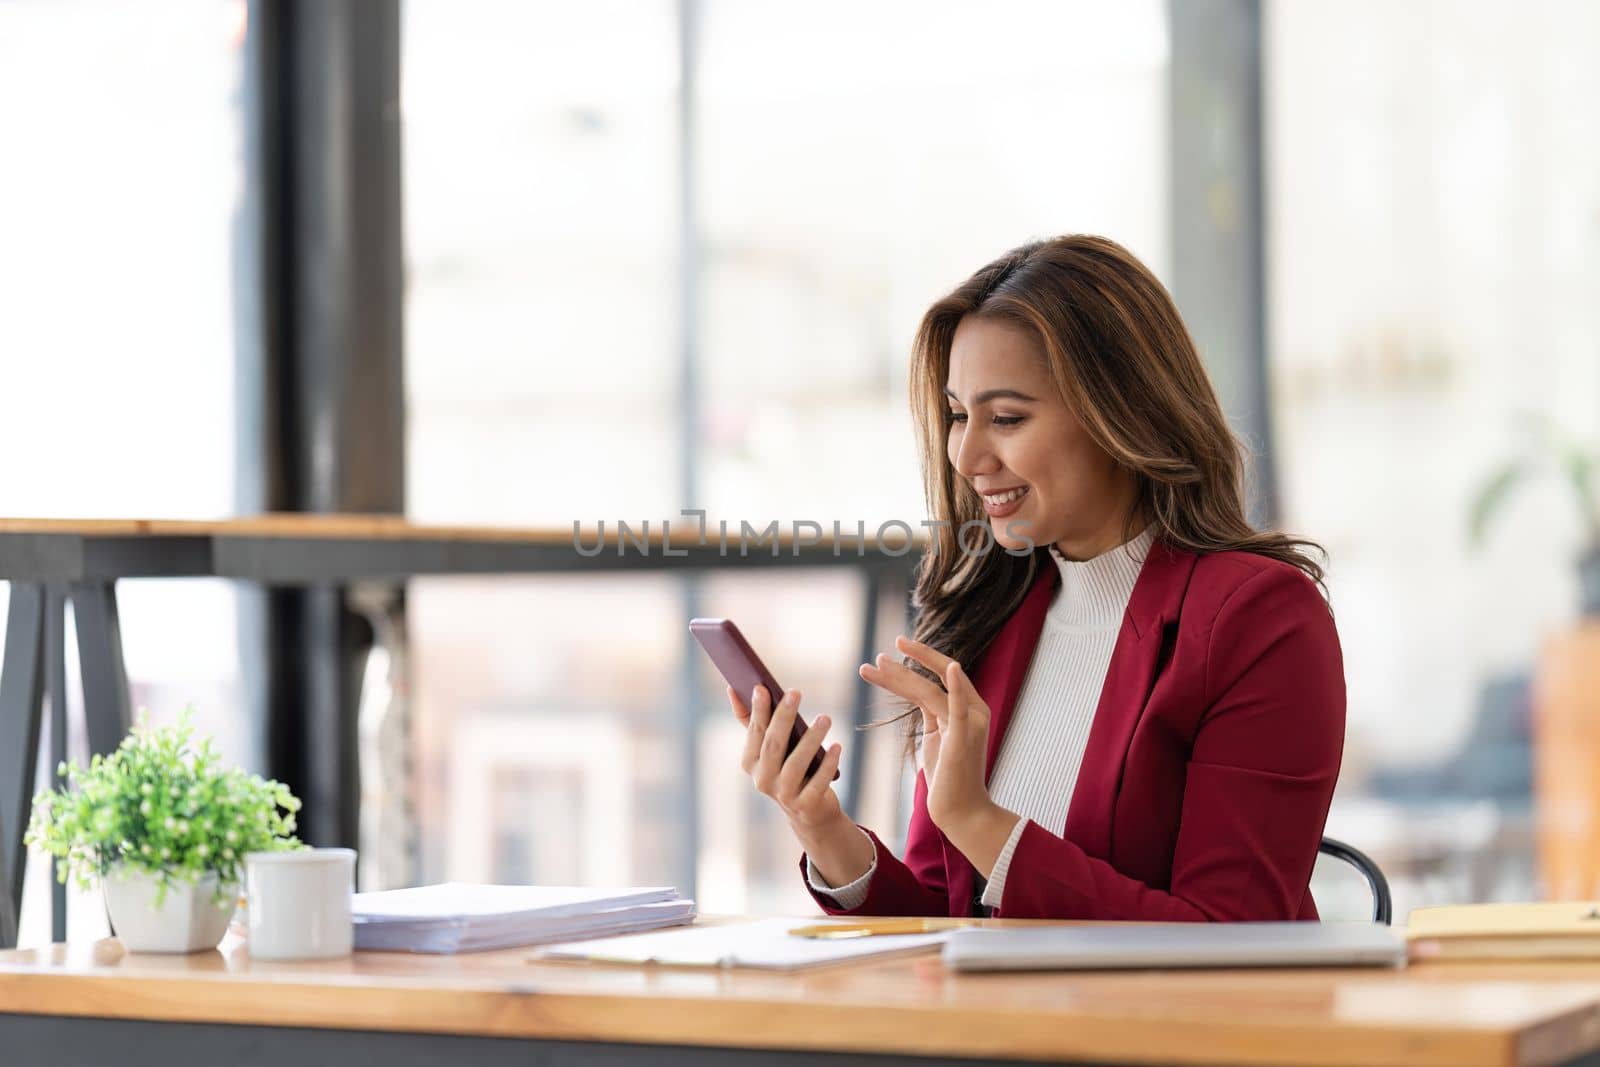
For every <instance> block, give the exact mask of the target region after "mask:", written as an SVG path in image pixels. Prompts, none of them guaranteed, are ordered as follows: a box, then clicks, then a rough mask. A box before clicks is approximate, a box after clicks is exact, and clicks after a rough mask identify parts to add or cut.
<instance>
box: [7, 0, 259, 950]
mask: <svg viewBox="0 0 1600 1067" xmlns="http://www.w3.org/2000/svg"><path fill="white" fill-rule="evenodd" d="M242 18H243V5H242V4H231V3H230V4H222V3H214V2H199V0H151V2H142V3H139V4H126V3H120V2H117V0H51V2H24V3H8V4H0V144H4V145H5V159H6V163H5V165H4V166H3V167H0V235H3V236H0V373H3V380H4V390H5V397H6V400H7V403H6V405H5V412H4V415H3V416H0V453H3V454H4V455H5V456H6V457H7V458H6V461H5V463H4V468H3V473H0V515H6V516H46V517H59V518H76V517H119V518H121V517H159V518H217V517H220V516H224V515H227V514H229V513H230V512H231V511H232V510H233V470H232V461H233V426H234V417H233V411H234V395H233V358H232V351H233V326H232V320H231V317H230V316H231V308H232V302H231V296H230V290H231V286H232V264H231V260H230V246H229V241H230V232H231V226H232V217H233V212H234V208H235V204H236V201H237V198H238V195H239V191H240V175H241V172H240V162H239V149H240V144H239V129H240V125H239V116H238V111H237V103H236V92H237V86H238V77H239V44H240V40H241V36H242V32H243V22H242ZM118 591H119V595H120V598H121V609H122V621H123V629H124V634H125V639H124V646H125V648H124V650H125V655H126V658H127V665H128V674H129V680H130V683H131V685H132V690H133V692H132V696H133V703H134V706H135V707H140V706H147V707H148V708H149V709H150V714H151V717H152V719H154V720H155V721H158V722H159V721H169V720H171V719H173V718H175V717H176V716H177V714H178V712H179V711H180V710H181V709H182V707H183V706H184V705H185V704H189V703H193V704H194V705H195V707H196V711H197V713H198V714H197V721H198V722H199V723H200V724H202V726H203V728H204V729H206V730H207V731H208V732H211V733H213V734H214V735H215V736H216V737H217V738H218V741H219V743H220V745H221V747H223V749H224V750H225V751H226V752H227V754H228V755H229V756H230V757H231V758H234V759H238V760H242V761H245V762H247V763H252V764H254V763H256V755H257V753H256V746H255V744H254V741H253V737H252V736H251V733H250V730H249V723H248V720H247V717H246V715H245V712H244V708H243V707H242V705H241V703H240V701H239V695H240V694H239V689H238V685H239V682H238V650H237V645H236V642H235V640H234V606H233V593H232V590H231V589H230V588H229V587H228V586H227V585H226V584H225V583H222V582H196V581H182V582H159V581H136V582H124V583H122V584H121V586H120V587H119V590H118ZM7 595H8V590H7V589H6V587H5V585H4V584H3V583H0V629H3V628H4V618H5V616H4V604H5V600H6V598H7ZM69 668H70V669H69V676H70V675H72V674H73V673H74V672H75V664H72V663H69ZM78 699H79V697H78V694H77V693H76V691H75V683H74V691H73V693H72V694H71V695H70V700H69V704H70V705H71V706H73V707H76V706H77V704H78ZM72 750H73V752H74V753H76V754H79V755H81V753H82V752H83V751H84V750H85V742H84V740H83V739H82V737H81V736H75V737H73V738H72ZM49 771H50V768H49V767H48V766H47V765H44V764H42V765H41V768H40V773H39V778H38V784H39V785H40V786H41V787H43V786H45V785H47V784H49V782H50V779H49V777H48V772H49ZM49 874H50V868H49V864H48V863H47V862H42V861H40V859H39V857H38V856H34V857H32V859H31V860H30V863H29V872H28V884H27V887H26V891H25V893H24V904H23V911H22V921H23V926H22V929H21V931H20V935H21V943H22V944H25V945H26V944H36V943H39V942H41V941H48V940H49V934H50V922H49V915H50V909H49ZM69 915H70V916H71V919H72V925H71V928H70V930H69V933H70V934H71V935H72V936H73V937H75V938H82V937H91V936H99V935H101V934H103V933H104V931H105V922H104V917H103V916H104V911H103V909H102V908H101V907H100V906H99V903H98V899H95V898H91V899H89V900H87V901H86V902H85V903H84V904H83V905H82V906H78V907H74V908H72V909H70V911H69Z"/></svg>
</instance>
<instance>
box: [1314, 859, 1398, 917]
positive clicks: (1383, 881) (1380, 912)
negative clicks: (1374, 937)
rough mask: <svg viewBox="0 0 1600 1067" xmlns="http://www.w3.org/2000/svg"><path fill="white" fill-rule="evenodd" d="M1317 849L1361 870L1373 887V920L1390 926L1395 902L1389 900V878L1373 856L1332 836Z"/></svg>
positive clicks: (1369, 884) (1368, 883)
mask: <svg viewBox="0 0 1600 1067" xmlns="http://www.w3.org/2000/svg"><path fill="white" fill-rule="evenodd" d="M1317 851H1318V852H1320V853H1322V854H1323V855H1326V856H1332V857H1333V858H1334V859H1339V860H1344V861H1345V862H1346V863H1348V864H1350V866H1352V867H1354V868H1355V869H1356V870H1358V871H1360V872H1361V876H1362V877H1363V878H1365V879H1366V880H1367V885H1368V886H1369V887H1370V888H1371V889H1372V921H1373V922H1375V923H1382V924H1383V925H1385V926H1388V925H1389V924H1390V919H1391V918H1392V914H1391V913H1392V911H1393V904H1392V903H1391V902H1390V900H1389V880H1388V879H1387V878H1385V877H1384V876H1383V871H1381V870H1379V869H1378V865H1377V864H1376V863H1374V862H1373V861H1372V857H1371V856H1369V855H1367V854H1366V853H1365V852H1362V851H1361V850H1360V849H1358V848H1352V847H1351V846H1349V845H1347V844H1345V843H1344V842H1343V841H1335V840H1334V839H1333V838H1331V837H1324V838H1323V839H1322V844H1320V845H1318V846H1317Z"/></svg>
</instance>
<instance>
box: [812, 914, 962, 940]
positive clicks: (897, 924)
mask: <svg viewBox="0 0 1600 1067" xmlns="http://www.w3.org/2000/svg"><path fill="white" fill-rule="evenodd" d="M971 925H972V920H971V919H954V918H952V919H878V920H875V921H871V922H855V923H828V924H824V925H819V926H797V927H795V928H794V929H792V930H790V931H789V933H790V935H791V936H793V937H811V938H816V939H818V940H824V941H843V940H845V939H847V938H852V937H881V936H888V935H891V934H937V933H943V932H944V931H946V930H956V929H959V928H961V927H963V926H971Z"/></svg>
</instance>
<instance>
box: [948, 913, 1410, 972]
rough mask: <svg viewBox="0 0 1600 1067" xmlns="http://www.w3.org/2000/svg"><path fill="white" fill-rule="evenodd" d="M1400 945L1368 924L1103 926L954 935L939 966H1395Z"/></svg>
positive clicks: (1403, 954)
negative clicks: (942, 964)
mask: <svg viewBox="0 0 1600 1067" xmlns="http://www.w3.org/2000/svg"><path fill="white" fill-rule="evenodd" d="M1405 959H1406V945H1405V942H1404V941H1403V940H1402V939H1401V938H1400V937H1399V936H1398V935H1396V934H1395V933H1394V931H1392V930H1390V929H1389V928H1388V927H1387V926H1373V925H1369V924H1366V923H1317V922H1268V923H1104V924H1095V925H1093V926H1042V927H1029V928H1026V929H1009V930H1008V929H979V930H957V931H955V932H954V933H952V934H950V935H949V938H948V940H946V941H945V943H944V963H945V966H946V967H949V968H950V969H952V970H957V971H1048V970H1106V969H1129V968H1162V969H1166V968H1172V967H1219V968H1223V967H1394V966H1398V965H1400V964H1403V963H1404V962H1405Z"/></svg>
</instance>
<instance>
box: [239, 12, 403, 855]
mask: <svg viewBox="0 0 1600 1067" xmlns="http://www.w3.org/2000/svg"><path fill="white" fill-rule="evenodd" d="M249 11H250V18H249V29H248V32H247V34H246V49H245V50H246V59H245V64H244V90H243V93H242V97H243V100H244V104H245V145H246V150H245V160H246V181H245V190H246V193H245V197H244V198H243V203H242V205H241V210H240V214H239V218H238V225H237V227H236V233H235V262H236V267H237V269H236V271H235V285H236V288H237V290H238V293H239V299H238V301H237V306H238V308H239V311H238V316H237V321H236V333H237V348H238V358H239V361H240V369H239V375H238V378H239V381H240V388H239V392H238V395H237V397H236V402H237V405H238V408H239V427H240V432H239V440H238V443H239V450H238V455H237V460H236V466H237V468H238V485H239V500H238V505H239V510H240V511H241V512H244V513H252V512H259V511H311V512H367V513H394V514H399V513H403V512H404V509H405V495H404V494H405V424H404V411H405V396H404V376H403V370H404V367H403V338H402V324H403V279H402V271H403V258H402V257H403V243H402V234H401V199H400V197H401V170H400V5H399V2H398V0H253V2H252V3H251V4H250V8H249ZM240 637H241V645H242V648H241V652H242V659H243V666H244V674H245V678H246V683H247V688H249V689H250V690H251V691H253V692H255V693H257V694H260V697H258V699H259V700H260V704H259V705H258V709H257V711H258V716H259V719H260V721H261V722H262V724H263V748H264V749H265V752H266V762H267V770H268V773H270V774H271V775H272V776H273V777H275V778H278V779H280V780H282V781H284V782H287V783H288V784H289V785H290V787H291V788H293V789H294V790H295V791H296V792H297V793H299V794H300V795H301V796H302V798H303V799H304V800H305V801H306V807H305V810H304V812H303V817H302V820H301V826H300V829H301V835H302V836H303V837H304V838H305V839H306V840H307V841H309V842H311V843H313V844H317V845H345V846H356V845H357V844H358V840H359V824H358V820H357V815H356V808H357V804H358V803H359V797H360V770H359V768H360V762H359V758H358V754H357V751H356V745H357V738H358V727H357V722H358V717H359V695H360V678H361V676H362V672H363V670H364V666H365V660H366V654H367V651H368V648H369V647H370V641H371V628H370V627H369V626H367V625H366V623H365V622H364V621H363V620H362V619H361V618H360V617H359V615H357V614H356V613H354V612H352V611H351V610H350V609H349V607H348V606H347V605H346V603H345V589H344V587H343V586H342V585H334V584H329V585H323V586H318V587H315V588H311V589H306V590H269V591H267V592H265V593H254V594H247V595H246V596H245V597H243V598H242V603H241V614H240Z"/></svg>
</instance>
